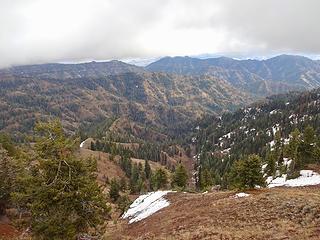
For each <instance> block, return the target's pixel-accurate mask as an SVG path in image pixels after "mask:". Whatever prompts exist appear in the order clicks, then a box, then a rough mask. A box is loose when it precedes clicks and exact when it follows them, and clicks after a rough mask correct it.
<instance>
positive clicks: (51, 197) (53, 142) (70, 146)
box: [25, 120, 109, 240]
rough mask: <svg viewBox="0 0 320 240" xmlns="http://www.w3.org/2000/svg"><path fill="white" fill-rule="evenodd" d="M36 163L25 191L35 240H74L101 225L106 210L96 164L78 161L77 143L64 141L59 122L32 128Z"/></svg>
mask: <svg viewBox="0 0 320 240" xmlns="http://www.w3.org/2000/svg"><path fill="white" fill-rule="evenodd" d="M35 130H36V132H37V134H38V135H37V137H36V145H35V149H36V154H37V161H36V163H37V164H36V165H35V167H34V171H33V173H32V175H31V176H30V180H31V181H28V182H30V185H29V188H28V191H27V192H26V193H25V194H26V195H27V196H28V197H29V201H30V204H29V205H28V206H29V210H30V211H31V227H32V229H31V230H32V233H33V235H34V237H35V238H36V239H57V240H58V239H75V238H76V236H77V235H78V234H79V233H85V232H87V231H88V229H89V228H96V227H97V226H98V225H99V224H100V223H102V221H103V218H104V216H105V214H107V213H108V210H109V208H108V207H107V205H106V202H105V199H104V197H103V195H102V191H101V189H100V188H99V186H98V184H97V182H96V175H95V174H94V171H95V170H96V163H95V162H94V161H93V160H90V159H87V160H84V159H79V158H78V157H76V156H75V154H74V152H75V150H76V149H77V145H76V143H77V141H73V140H72V139H70V138H67V137H66V136H65V134H64V133H63V129H62V125H61V123H60V122H59V121H58V120H55V121H51V122H49V123H38V124H37V125H36V128H35Z"/></svg>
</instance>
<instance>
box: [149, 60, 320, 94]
mask: <svg viewBox="0 0 320 240" xmlns="http://www.w3.org/2000/svg"><path fill="white" fill-rule="evenodd" d="M146 69H147V70H149V71H152V72H167V73H175V74H182V75H202V76H203V75H210V76H214V77H216V78H219V79H223V80H225V81H227V82H229V83H230V84H232V85H233V86H235V87H236V88H240V89H241V90H243V91H246V92H249V93H251V94H254V95H257V96H269V95H272V94H278V93H284V92H288V91H290V90H308V89H312V88H316V87H320V63H319V61H316V60H311V59H309V58H306V57H302V56H292V55H280V56H277V57H274V58H270V59H267V60H235V59H232V58H226V57H219V58H208V59H198V58H190V57H165V58H162V59H160V60H158V61H156V62H154V63H151V64H150V65H148V66H147V67H146Z"/></svg>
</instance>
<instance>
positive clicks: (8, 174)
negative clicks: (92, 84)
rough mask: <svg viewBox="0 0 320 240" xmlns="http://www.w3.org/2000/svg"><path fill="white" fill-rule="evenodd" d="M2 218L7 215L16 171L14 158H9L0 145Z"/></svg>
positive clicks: (0, 211) (0, 208) (0, 205)
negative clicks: (6, 211)
mask: <svg viewBox="0 0 320 240" xmlns="http://www.w3.org/2000/svg"><path fill="white" fill-rule="evenodd" d="M0 179H1V180H0V216H1V215H4V214H5V210H6V206H7V205H8V204H9V202H10V199H11V193H12V191H13V182H14V179H15V169H14V165H13V158H11V157H9V156H8V152H7V151H6V150H5V149H3V148H2V146H1V144H0Z"/></svg>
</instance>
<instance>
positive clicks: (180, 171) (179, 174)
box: [172, 164, 188, 188]
mask: <svg viewBox="0 0 320 240" xmlns="http://www.w3.org/2000/svg"><path fill="white" fill-rule="evenodd" d="M187 180H188V173H187V170H186V168H185V167H184V166H183V165H182V164H179V165H178V166H177V167H176V169H175V172H174V174H173V178H172V185H173V186H176V187H180V188H185V187H186V185H187Z"/></svg>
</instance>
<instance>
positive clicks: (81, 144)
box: [80, 140, 87, 148]
mask: <svg viewBox="0 0 320 240" xmlns="http://www.w3.org/2000/svg"><path fill="white" fill-rule="evenodd" d="M86 141H87V140H84V141H83V142H81V143H80V147H81V148H83V147H84V144H85V142H86Z"/></svg>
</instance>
